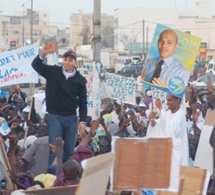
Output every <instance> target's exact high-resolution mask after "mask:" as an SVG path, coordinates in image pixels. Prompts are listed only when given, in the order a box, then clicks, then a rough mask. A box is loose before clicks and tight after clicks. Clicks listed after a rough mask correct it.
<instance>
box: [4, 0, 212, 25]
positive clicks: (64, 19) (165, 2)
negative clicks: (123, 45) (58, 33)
mask: <svg viewBox="0 0 215 195" xmlns="http://www.w3.org/2000/svg"><path fill="white" fill-rule="evenodd" d="M195 1H196V0H101V11H102V13H107V14H109V15H114V10H115V9H117V8H129V7H130V8H159V7H160V8H164V7H166V8H175V6H177V8H178V9H179V10H182V11H184V10H192V9H194V8H195ZM93 2H94V1H93V0H33V9H34V10H35V11H48V12H49V14H50V24H56V25H59V26H69V25H70V23H69V17H70V16H71V14H72V13H78V12H80V11H82V12H87V13H92V12H93ZM211 2H212V4H213V5H212V8H211V12H212V10H213V15H215V1H214V0H211ZM23 4H25V7H24V9H27V8H29V9H30V8H31V0H6V1H5V0H0V5H1V7H0V11H1V14H3V15H12V14H13V13H14V12H16V11H22V10H23V7H22V5H23ZM131 17H132V16H131Z"/></svg>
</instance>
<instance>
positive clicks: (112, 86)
mask: <svg viewBox="0 0 215 195" xmlns="http://www.w3.org/2000/svg"><path fill="white" fill-rule="evenodd" d="M106 90H107V94H108V96H109V97H110V98H113V99H118V100H122V101H124V102H127V103H135V102H136V99H135V98H136V97H135V96H136V81H135V79H133V78H129V77H123V76H119V75H115V74H107V75H106Z"/></svg>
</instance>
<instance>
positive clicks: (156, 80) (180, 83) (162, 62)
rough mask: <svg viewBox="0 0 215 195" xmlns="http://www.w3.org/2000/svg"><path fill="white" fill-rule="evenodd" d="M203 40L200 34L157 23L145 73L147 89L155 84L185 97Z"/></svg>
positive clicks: (143, 79)
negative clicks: (195, 34) (199, 36)
mask: <svg viewBox="0 0 215 195" xmlns="http://www.w3.org/2000/svg"><path fill="white" fill-rule="evenodd" d="M200 42H201V39H200V38H198V37H195V36H192V35H190V34H187V33H184V32H181V31H179V30H176V29H172V28H170V27H167V26H163V25H160V24H159V25H157V27H156V29H155V33H154V37H153V40H152V44H151V47H150V49H149V52H148V57H147V61H146V64H145V68H144V70H143V72H142V75H141V82H143V84H144V88H145V90H147V89H150V88H151V87H152V86H153V87H155V88H157V89H160V90H162V91H165V92H167V93H170V94H172V95H175V96H177V97H183V95H184V92H185V88H186V86H187V83H188V81H189V77H190V74H191V72H192V70H193V66H194V62H195V60H196V55H197V51H198V48H199V46H200Z"/></svg>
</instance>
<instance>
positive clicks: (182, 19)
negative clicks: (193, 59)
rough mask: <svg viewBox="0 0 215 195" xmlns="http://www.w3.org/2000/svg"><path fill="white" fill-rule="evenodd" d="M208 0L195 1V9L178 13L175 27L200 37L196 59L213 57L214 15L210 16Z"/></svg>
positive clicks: (214, 42)
mask: <svg viewBox="0 0 215 195" xmlns="http://www.w3.org/2000/svg"><path fill="white" fill-rule="evenodd" d="M211 7H212V6H211V1H210V0H199V1H196V9H195V10H193V11H190V12H183V13H180V16H179V18H178V19H177V20H176V24H175V27H176V28H177V29H179V30H181V31H183V32H186V33H189V34H191V35H194V36H196V37H199V38H201V39H202V42H201V44H200V48H199V52H198V57H197V61H209V60H211V59H214V58H215V16H212V11H211Z"/></svg>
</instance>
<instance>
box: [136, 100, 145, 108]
mask: <svg viewBox="0 0 215 195" xmlns="http://www.w3.org/2000/svg"><path fill="white" fill-rule="evenodd" d="M138 106H139V107H146V108H147V106H146V104H145V103H144V102H143V101H141V102H140V103H139V105H138Z"/></svg>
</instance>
